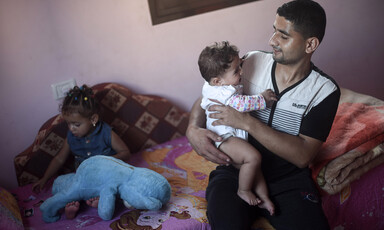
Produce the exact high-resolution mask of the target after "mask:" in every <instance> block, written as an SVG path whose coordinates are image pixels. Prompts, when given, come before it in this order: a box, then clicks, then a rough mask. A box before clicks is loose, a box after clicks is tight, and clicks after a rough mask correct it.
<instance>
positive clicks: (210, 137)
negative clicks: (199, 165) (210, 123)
mask: <svg viewBox="0 0 384 230" xmlns="http://www.w3.org/2000/svg"><path fill="white" fill-rule="evenodd" d="M187 137H188V140H189V143H191V146H192V148H193V149H194V150H195V151H196V153H197V154H199V155H200V156H202V157H204V158H205V159H207V160H209V161H212V162H213V163H216V164H221V165H223V164H225V165H227V164H230V163H231V159H230V158H229V157H228V156H227V155H226V154H224V153H223V152H221V151H220V150H218V149H217V148H216V146H215V145H214V144H213V142H215V141H221V140H222V138H221V137H220V136H218V135H217V134H215V133H213V132H211V131H209V130H207V129H203V128H199V127H195V126H190V127H188V129H187Z"/></svg>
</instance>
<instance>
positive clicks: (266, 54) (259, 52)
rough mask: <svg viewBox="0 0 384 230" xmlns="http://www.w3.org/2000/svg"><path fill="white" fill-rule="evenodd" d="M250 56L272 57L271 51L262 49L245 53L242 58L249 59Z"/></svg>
mask: <svg viewBox="0 0 384 230" xmlns="http://www.w3.org/2000/svg"><path fill="white" fill-rule="evenodd" d="M251 58H272V53H271V52H266V51H262V50H254V51H250V52H248V53H246V54H245V55H244V56H243V59H251Z"/></svg>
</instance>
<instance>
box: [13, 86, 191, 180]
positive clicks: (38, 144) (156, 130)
mask: <svg viewBox="0 0 384 230" xmlns="http://www.w3.org/2000/svg"><path fill="white" fill-rule="evenodd" d="M92 88H93V90H94V92H95V97H96V98H97V99H98V100H99V102H100V104H101V106H102V111H101V114H100V116H101V119H102V120H103V121H105V122H107V123H108V124H110V125H111V126H112V127H113V130H114V131H115V132H116V133H117V134H118V135H119V136H120V137H121V138H122V140H123V141H124V142H125V143H126V144H127V145H128V147H129V149H130V150H131V152H133V153H136V152H138V151H140V150H142V149H145V148H148V147H151V146H154V145H157V144H160V143H163V142H166V141H169V140H173V139H175V138H178V137H180V136H183V135H185V131H186V128H187V125H188V113H186V112H184V111H182V110H180V109H179V108H178V107H176V106H174V105H173V104H172V103H170V102H169V101H168V100H166V99H164V98H161V97H158V96H151V95H140V94H136V93H134V92H132V91H130V90H129V89H127V88H126V87H124V86H122V85H119V84H116V83H102V84H98V85H95V86H93V87H92ZM67 130H68V128H67V125H66V124H65V122H64V121H63V119H62V117H61V115H60V114H59V115H56V116H54V117H52V118H51V119H49V120H48V121H47V122H45V123H44V124H43V125H42V126H41V128H40V130H39V132H38V134H37V136H36V139H35V141H34V143H33V144H32V145H31V146H30V147H29V148H28V149H26V150H25V151H23V152H22V153H20V154H19V155H17V156H16V157H15V159H14V163H15V169H16V175H17V180H18V183H19V185H20V186H22V185H26V184H29V183H32V182H35V181H37V180H38V179H39V178H41V177H42V176H43V175H44V172H45V170H46V168H47V167H48V164H49V162H50V161H51V160H52V158H53V157H54V156H55V155H56V154H57V153H58V152H59V151H60V148H61V146H62V144H63V142H64V140H65V137H66V133H67ZM73 161H74V160H73V157H71V158H70V159H68V160H67V162H66V163H65V165H64V167H63V169H62V170H61V171H60V172H59V174H63V173H68V172H71V171H73V170H74V164H73Z"/></svg>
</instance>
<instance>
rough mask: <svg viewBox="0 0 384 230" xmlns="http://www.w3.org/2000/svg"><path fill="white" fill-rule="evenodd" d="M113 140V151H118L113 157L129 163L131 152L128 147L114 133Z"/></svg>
mask: <svg viewBox="0 0 384 230" xmlns="http://www.w3.org/2000/svg"><path fill="white" fill-rule="evenodd" d="M111 138H112V140H111V142H112V149H113V150H115V151H116V154H115V155H113V157H115V158H117V159H120V160H122V161H125V162H126V161H128V160H129V158H130V157H131V152H130V151H129V148H128V146H127V145H126V144H125V143H124V141H123V140H122V139H121V138H120V137H119V135H117V134H116V133H115V132H114V131H112V134H111Z"/></svg>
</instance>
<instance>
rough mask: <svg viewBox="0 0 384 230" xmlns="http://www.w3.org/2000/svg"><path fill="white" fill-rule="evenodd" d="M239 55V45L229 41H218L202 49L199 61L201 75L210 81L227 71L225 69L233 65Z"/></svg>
mask: <svg viewBox="0 0 384 230" xmlns="http://www.w3.org/2000/svg"><path fill="white" fill-rule="evenodd" d="M238 55H239V50H238V49H237V47H236V46H234V45H231V44H229V42H227V41H223V42H221V43H217V42H216V43H215V44H213V45H211V46H207V47H205V48H204V49H203V51H201V53H200V56H199V61H198V64H199V69H200V73H201V76H202V77H203V78H204V79H205V80H206V81H207V82H210V80H211V79H212V78H214V77H217V76H220V75H221V74H223V73H225V70H227V69H228V68H229V67H231V63H232V61H233V59H234V58H235V57H237V56H238Z"/></svg>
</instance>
